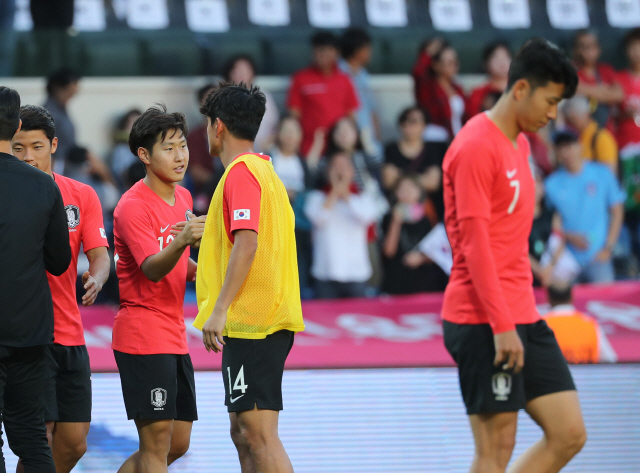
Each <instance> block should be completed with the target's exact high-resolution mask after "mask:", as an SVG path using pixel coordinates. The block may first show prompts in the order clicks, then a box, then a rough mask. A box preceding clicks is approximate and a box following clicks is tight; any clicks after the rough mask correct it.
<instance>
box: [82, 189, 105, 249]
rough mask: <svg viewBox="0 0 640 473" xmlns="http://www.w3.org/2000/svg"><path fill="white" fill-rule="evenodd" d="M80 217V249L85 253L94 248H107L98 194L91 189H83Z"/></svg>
mask: <svg viewBox="0 0 640 473" xmlns="http://www.w3.org/2000/svg"><path fill="white" fill-rule="evenodd" d="M82 197H83V199H82V200H83V202H82V203H83V207H82V213H83V215H82V217H83V218H84V222H83V223H82V248H83V250H84V252H85V253H86V252H87V251H89V250H93V249H94V248H99V247H101V246H104V247H105V248H109V242H108V241H107V233H106V232H105V230H104V222H103V219H102V205H100V200H99V199H98V194H96V191H94V190H93V189H92V188H91V187H85V188H84V193H83V196H82Z"/></svg>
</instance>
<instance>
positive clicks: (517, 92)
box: [513, 79, 531, 101]
mask: <svg viewBox="0 0 640 473" xmlns="http://www.w3.org/2000/svg"><path fill="white" fill-rule="evenodd" d="M530 93H531V84H529V81H528V80H527V79H519V80H517V81H516V83H515V84H513V97H514V98H515V99H516V100H518V101H519V100H522V99H523V98H525V97H528V96H529V94H530Z"/></svg>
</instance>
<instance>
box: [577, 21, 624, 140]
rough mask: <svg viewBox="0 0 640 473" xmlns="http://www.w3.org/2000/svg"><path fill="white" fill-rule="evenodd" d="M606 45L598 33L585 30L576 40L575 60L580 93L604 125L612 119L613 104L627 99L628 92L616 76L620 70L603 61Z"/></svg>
mask: <svg viewBox="0 0 640 473" xmlns="http://www.w3.org/2000/svg"><path fill="white" fill-rule="evenodd" d="M601 54H602V49H601V48H600V42H599V41H598V36H596V34H595V33H593V32H591V31H588V30H582V31H579V32H578V33H577V34H576V36H575V38H574V40H573V61H574V63H575V66H576V69H577V70H578V78H579V79H580V82H579V83H578V91H577V93H578V94H579V95H584V96H585V97H587V98H588V99H589V100H590V101H591V110H592V113H593V118H594V119H595V120H596V122H598V125H600V126H601V127H603V126H605V125H606V124H607V121H608V120H609V107H610V106H611V105H615V104H619V103H620V102H622V101H623V99H624V92H623V90H622V88H621V87H620V85H619V84H618V81H617V79H616V71H615V70H614V69H613V67H611V66H610V65H609V64H606V63H603V62H600V55H601Z"/></svg>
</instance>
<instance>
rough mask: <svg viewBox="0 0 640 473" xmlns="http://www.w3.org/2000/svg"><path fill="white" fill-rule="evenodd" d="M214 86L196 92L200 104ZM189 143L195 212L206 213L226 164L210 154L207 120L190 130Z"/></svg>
mask: <svg viewBox="0 0 640 473" xmlns="http://www.w3.org/2000/svg"><path fill="white" fill-rule="evenodd" d="M214 88H215V85H213V84H206V85H204V86H202V87H200V88H199V89H198V91H197V92H196V98H197V100H198V106H202V104H203V103H204V100H205V98H206V96H207V94H208V93H209V92H210V91H211V90H213V89H214ZM187 144H188V146H189V166H188V167H187V174H188V175H189V177H190V178H191V182H192V183H193V190H192V193H191V195H192V196H193V212H194V213H195V214H196V215H206V214H207V211H208V210H209V203H210V202H211V197H213V193H214V192H215V190H216V186H217V185H218V181H219V180H220V178H221V177H222V175H223V174H224V166H223V165H222V162H221V161H220V158H219V157H218V156H215V157H211V155H210V154H209V141H208V138H207V122H206V121H205V122H203V123H201V124H200V126H197V127H195V128H193V129H191V131H189V135H188V136H187Z"/></svg>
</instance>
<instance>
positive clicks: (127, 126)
mask: <svg viewBox="0 0 640 473" xmlns="http://www.w3.org/2000/svg"><path fill="white" fill-rule="evenodd" d="M141 113H142V112H140V110H138V109H137V108H132V109H131V110H129V111H128V112H127V113H125V114H124V115H123V116H122V117H120V118H119V119H118V121H117V123H116V127H115V130H113V142H114V146H113V150H112V151H111V157H110V159H109V165H110V166H111V172H112V173H113V178H114V180H115V181H116V184H118V187H119V188H120V191H121V192H124V191H125V190H126V189H125V188H124V187H125V184H124V183H125V178H126V173H127V172H128V170H129V168H130V167H131V165H132V164H133V163H135V162H139V160H138V158H137V157H136V156H134V155H133V154H132V153H131V150H130V149H129V133H131V127H132V126H133V122H135V121H136V119H137V118H138V117H139V116H140V115H141Z"/></svg>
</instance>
